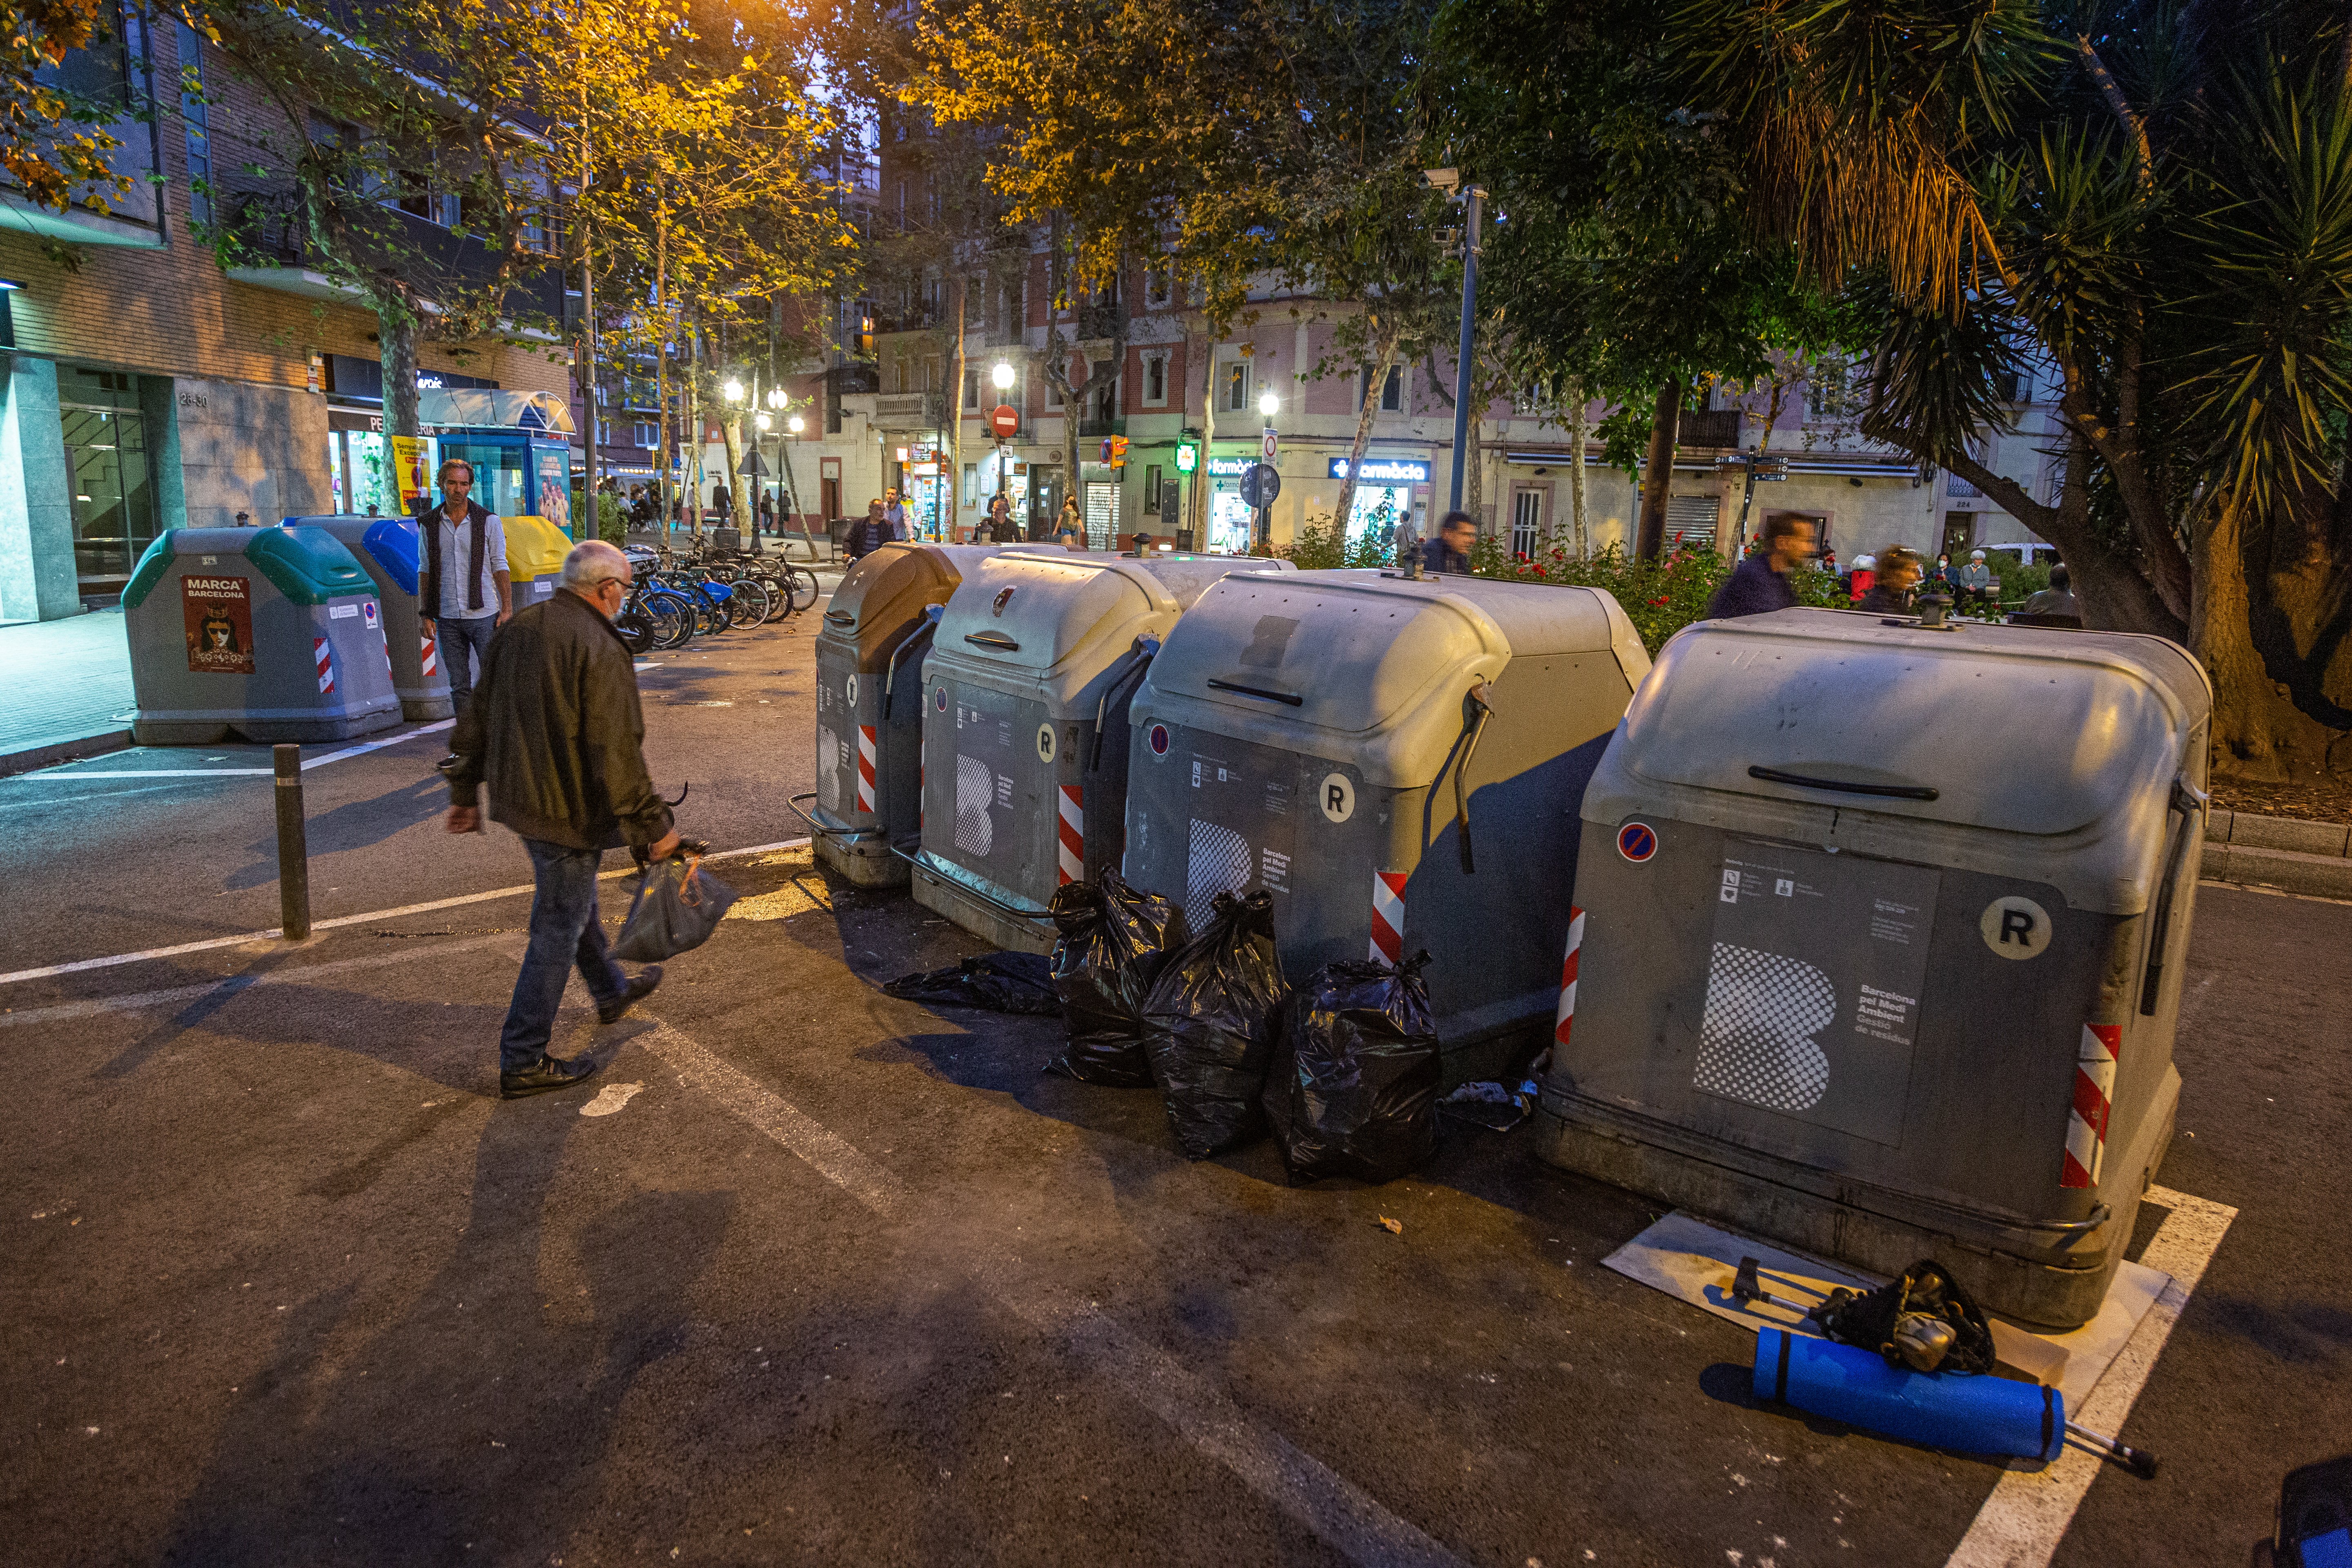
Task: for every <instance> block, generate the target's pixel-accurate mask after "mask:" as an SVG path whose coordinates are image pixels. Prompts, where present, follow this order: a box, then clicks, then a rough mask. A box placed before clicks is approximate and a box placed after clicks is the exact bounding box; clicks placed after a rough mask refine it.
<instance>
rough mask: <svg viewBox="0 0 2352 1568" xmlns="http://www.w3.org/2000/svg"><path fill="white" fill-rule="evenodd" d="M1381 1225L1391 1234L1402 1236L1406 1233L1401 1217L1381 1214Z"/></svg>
mask: <svg viewBox="0 0 2352 1568" xmlns="http://www.w3.org/2000/svg"><path fill="white" fill-rule="evenodd" d="M1381 1228H1382V1229H1384V1230H1386V1231H1387V1232H1388V1233H1389V1234H1390V1235H1391V1236H1402V1235H1403V1234H1404V1221H1402V1220H1401V1219H1391V1218H1389V1216H1388V1215H1381Z"/></svg>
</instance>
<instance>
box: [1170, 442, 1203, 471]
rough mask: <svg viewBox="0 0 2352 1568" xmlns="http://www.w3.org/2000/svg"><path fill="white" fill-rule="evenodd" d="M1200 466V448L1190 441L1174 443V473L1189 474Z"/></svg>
mask: <svg viewBox="0 0 2352 1568" xmlns="http://www.w3.org/2000/svg"><path fill="white" fill-rule="evenodd" d="M1200 466H1201V448H1200V447H1196V446H1194V445H1193V444H1192V442H1190V441H1179V442H1177V443H1176V471H1177V472H1178V473H1180V474H1189V473H1191V472H1192V470H1193V469H1194V468H1199V467H1200Z"/></svg>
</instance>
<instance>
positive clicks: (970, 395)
mask: <svg viewBox="0 0 2352 1568" xmlns="http://www.w3.org/2000/svg"><path fill="white" fill-rule="evenodd" d="M963 406H964V407H966V408H977V407H979V406H980V366H978V365H976V364H967V365H965V366H964V367H963Z"/></svg>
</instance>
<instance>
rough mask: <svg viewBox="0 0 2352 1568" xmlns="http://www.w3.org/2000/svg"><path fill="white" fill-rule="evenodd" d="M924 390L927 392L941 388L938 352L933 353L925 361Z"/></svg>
mask: <svg viewBox="0 0 2352 1568" xmlns="http://www.w3.org/2000/svg"><path fill="white" fill-rule="evenodd" d="M923 390H924V391H925V392H937V391H939V390H940V356H939V355H937V354H932V355H930V356H929V357H928V358H927V359H925V360H924V361H923Z"/></svg>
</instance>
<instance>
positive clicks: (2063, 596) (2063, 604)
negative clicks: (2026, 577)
mask: <svg viewBox="0 0 2352 1568" xmlns="http://www.w3.org/2000/svg"><path fill="white" fill-rule="evenodd" d="M2021 614H2024V615H2028V616H2074V618H2075V619H2077V620H2080V619H2081V618H2082V616H2083V606H2082V605H2081V604H2080V603H2079V602H2078V601H2077V600H2076V599H2075V597H2074V576H2073V574H2071V573H2069V572H2068V571H2067V570H2066V563H2064V562H2063V561H2061V562H2060V563H2058V564H2056V565H2055V566H2053V567H2052V568H2050V586H2048V587H2047V588H2042V589H2038V590H2036V591H2035V592H2034V593H2033V594H2032V595H2031V596H2030V597H2028V598H2027V599H2026V601H2025V605H2024V607H2023V609H2022V610H2021Z"/></svg>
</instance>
